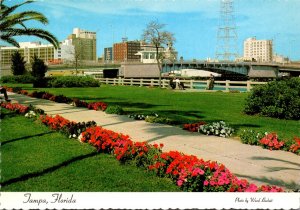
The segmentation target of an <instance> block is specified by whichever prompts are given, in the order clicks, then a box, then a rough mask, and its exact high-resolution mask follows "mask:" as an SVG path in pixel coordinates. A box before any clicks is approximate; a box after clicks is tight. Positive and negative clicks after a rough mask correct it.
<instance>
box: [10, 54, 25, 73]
mask: <svg viewBox="0 0 300 210" xmlns="http://www.w3.org/2000/svg"><path fill="white" fill-rule="evenodd" d="M11 62H12V65H11V72H12V74H13V75H23V74H25V72H26V68H25V63H26V61H24V57H22V56H21V54H20V53H19V52H18V51H16V52H15V53H14V54H12V55H11Z"/></svg>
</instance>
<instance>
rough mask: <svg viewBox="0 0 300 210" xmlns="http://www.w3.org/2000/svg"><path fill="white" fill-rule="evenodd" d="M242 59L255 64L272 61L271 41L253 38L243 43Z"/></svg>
mask: <svg viewBox="0 0 300 210" xmlns="http://www.w3.org/2000/svg"><path fill="white" fill-rule="evenodd" d="M244 59H245V60H250V61H257V62H271V61H272V60H273V42H272V40H257V39H256V38H255V37H252V38H248V39H246V40H245V41H244Z"/></svg>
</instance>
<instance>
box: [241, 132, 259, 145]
mask: <svg viewBox="0 0 300 210" xmlns="http://www.w3.org/2000/svg"><path fill="white" fill-rule="evenodd" d="M239 136H240V138H241V141H242V143H244V144H250V145H259V140H260V139H262V138H263V137H264V135H263V134H262V133H260V132H256V131H253V130H243V131H242V132H241V133H240V135H239Z"/></svg>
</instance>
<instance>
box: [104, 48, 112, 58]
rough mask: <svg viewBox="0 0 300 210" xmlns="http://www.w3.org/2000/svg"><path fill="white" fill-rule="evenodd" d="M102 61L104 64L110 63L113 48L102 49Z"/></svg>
mask: <svg viewBox="0 0 300 210" xmlns="http://www.w3.org/2000/svg"><path fill="white" fill-rule="evenodd" d="M103 59H104V62H112V60H113V48H112V47H106V48H104V56H103Z"/></svg>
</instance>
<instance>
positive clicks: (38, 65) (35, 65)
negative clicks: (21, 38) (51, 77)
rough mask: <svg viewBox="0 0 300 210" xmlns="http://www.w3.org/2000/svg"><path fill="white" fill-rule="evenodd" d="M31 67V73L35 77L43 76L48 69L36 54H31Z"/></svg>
mask: <svg viewBox="0 0 300 210" xmlns="http://www.w3.org/2000/svg"><path fill="white" fill-rule="evenodd" d="M31 68H32V71H31V75H32V76H34V77H35V78H37V79H41V78H44V77H45V74H46V72H47V70H48V67H47V66H46V65H45V63H44V61H43V60H42V59H40V58H38V57H37V56H36V55H34V56H33V59H32V64H31Z"/></svg>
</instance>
